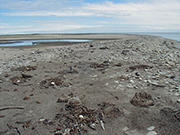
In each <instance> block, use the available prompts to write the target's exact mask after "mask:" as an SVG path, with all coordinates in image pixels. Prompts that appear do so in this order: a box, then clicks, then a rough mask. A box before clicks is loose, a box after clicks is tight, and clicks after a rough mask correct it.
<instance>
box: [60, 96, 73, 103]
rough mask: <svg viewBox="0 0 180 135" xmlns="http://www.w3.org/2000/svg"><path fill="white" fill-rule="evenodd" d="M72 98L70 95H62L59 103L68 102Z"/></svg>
mask: <svg viewBox="0 0 180 135" xmlns="http://www.w3.org/2000/svg"><path fill="white" fill-rule="evenodd" d="M70 98H71V96H69V95H65V94H62V95H61V97H60V98H58V100H57V102H58V103H63V102H65V103H66V102H68V100H69V99H70Z"/></svg>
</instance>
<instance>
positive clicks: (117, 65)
mask: <svg viewBox="0 0 180 135" xmlns="http://www.w3.org/2000/svg"><path fill="white" fill-rule="evenodd" d="M114 66H116V67H121V66H122V64H121V63H117V64H114Z"/></svg>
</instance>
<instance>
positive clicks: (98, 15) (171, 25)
mask: <svg viewBox="0 0 180 135" xmlns="http://www.w3.org/2000/svg"><path fill="white" fill-rule="evenodd" d="M179 31H180V0H0V34H19V33H79V32H83V33H84V32H85V33H98V32H99V33H108V32H111V33H112V32H113V33H121V32H179Z"/></svg>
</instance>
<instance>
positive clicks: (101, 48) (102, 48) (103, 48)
mask: <svg viewBox="0 0 180 135" xmlns="http://www.w3.org/2000/svg"><path fill="white" fill-rule="evenodd" d="M99 49H100V50H105V49H110V48H109V47H107V46H105V47H99Z"/></svg>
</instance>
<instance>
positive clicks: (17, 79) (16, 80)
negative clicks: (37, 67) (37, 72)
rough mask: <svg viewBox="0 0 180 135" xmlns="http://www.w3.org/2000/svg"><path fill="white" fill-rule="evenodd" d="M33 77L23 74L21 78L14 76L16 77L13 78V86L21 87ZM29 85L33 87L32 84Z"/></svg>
mask: <svg viewBox="0 0 180 135" xmlns="http://www.w3.org/2000/svg"><path fill="white" fill-rule="evenodd" d="M32 77H33V76H32V75H28V74H25V73H21V77H19V76H14V77H12V78H11V81H12V83H13V84H15V85H19V84H20V83H23V82H26V80H27V79H30V78H32ZM29 85H31V84H29Z"/></svg>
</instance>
